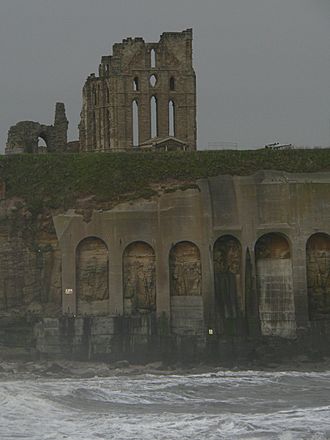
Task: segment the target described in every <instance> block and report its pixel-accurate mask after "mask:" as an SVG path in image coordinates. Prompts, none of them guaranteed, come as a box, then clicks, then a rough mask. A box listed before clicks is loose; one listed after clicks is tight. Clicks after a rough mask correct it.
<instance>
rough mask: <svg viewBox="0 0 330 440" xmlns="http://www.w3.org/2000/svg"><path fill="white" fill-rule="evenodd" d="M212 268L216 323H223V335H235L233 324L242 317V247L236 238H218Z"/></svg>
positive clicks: (227, 236) (228, 236)
mask: <svg viewBox="0 0 330 440" xmlns="http://www.w3.org/2000/svg"><path fill="white" fill-rule="evenodd" d="M213 266H214V293H215V306H216V316H217V321H218V322H221V321H222V322H223V323H224V329H223V330H224V331H225V333H233V332H234V333H236V332H237V331H238V328H236V327H237V326H236V325H235V323H236V324H238V320H239V318H241V317H242V315H243V313H242V304H243V291H242V246H241V243H240V242H239V241H238V239H237V238H235V237H233V236H232V235H224V236H222V237H220V238H218V240H217V241H216V242H215V244H214V247H213ZM218 330H220V331H221V328H219V329H218Z"/></svg>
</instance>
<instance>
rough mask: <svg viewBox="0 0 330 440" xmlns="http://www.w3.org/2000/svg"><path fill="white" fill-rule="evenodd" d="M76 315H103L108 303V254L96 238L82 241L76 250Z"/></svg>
mask: <svg viewBox="0 0 330 440" xmlns="http://www.w3.org/2000/svg"><path fill="white" fill-rule="evenodd" d="M76 290H77V311H78V314H80V315H84V314H87V315H89V314H96V315H104V314H107V312H108V302H109V253H108V248H107V245H106V244H105V243H104V241H103V240H101V239H100V238H97V237H88V238H85V239H84V240H82V241H81V242H80V243H79V245H78V247H77V250H76Z"/></svg>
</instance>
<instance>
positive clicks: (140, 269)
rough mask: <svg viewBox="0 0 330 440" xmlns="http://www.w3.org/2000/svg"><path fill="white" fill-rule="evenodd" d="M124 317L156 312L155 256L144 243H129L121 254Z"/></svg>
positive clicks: (151, 249) (150, 248)
mask: <svg viewBox="0 0 330 440" xmlns="http://www.w3.org/2000/svg"><path fill="white" fill-rule="evenodd" d="M123 286H124V313H125V315H136V314H147V313H151V312H155V311H156V256H155V252H154V250H153V248H152V247H151V246H150V245H149V244H147V243H144V242H141V241H138V242H134V243H131V244H130V245H129V246H127V248H126V249H125V251H124V254H123Z"/></svg>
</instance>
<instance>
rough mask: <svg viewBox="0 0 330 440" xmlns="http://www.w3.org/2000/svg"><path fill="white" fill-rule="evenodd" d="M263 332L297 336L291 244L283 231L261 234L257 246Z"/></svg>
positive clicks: (282, 335) (288, 336)
mask: <svg viewBox="0 0 330 440" xmlns="http://www.w3.org/2000/svg"><path fill="white" fill-rule="evenodd" d="M255 255H256V269H257V288H258V296H259V313H260V321H261V332H262V334H263V335H265V336H281V337H285V338H291V337H294V336H295V329H296V322H295V307H294V295H293V281H292V261H291V252H290V245H289V242H288V240H287V239H286V237H284V236H283V235H282V234H279V233H269V234H266V235H263V236H262V237H260V238H259V240H258V241H257V243H256V246H255Z"/></svg>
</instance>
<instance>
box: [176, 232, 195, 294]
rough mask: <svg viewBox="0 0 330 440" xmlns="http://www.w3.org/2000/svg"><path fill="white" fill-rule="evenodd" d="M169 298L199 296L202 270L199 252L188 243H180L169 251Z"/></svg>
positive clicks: (192, 244)
mask: <svg viewBox="0 0 330 440" xmlns="http://www.w3.org/2000/svg"><path fill="white" fill-rule="evenodd" d="M169 260H170V261H169V263H170V292H171V296H200V295H201V294H202V288H201V282H202V270H201V259H200V251H199V249H198V247H197V246H196V245H195V244H194V243H192V242H190V241H181V242H179V243H177V244H176V245H175V246H173V247H172V249H171V251H170V258H169Z"/></svg>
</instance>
